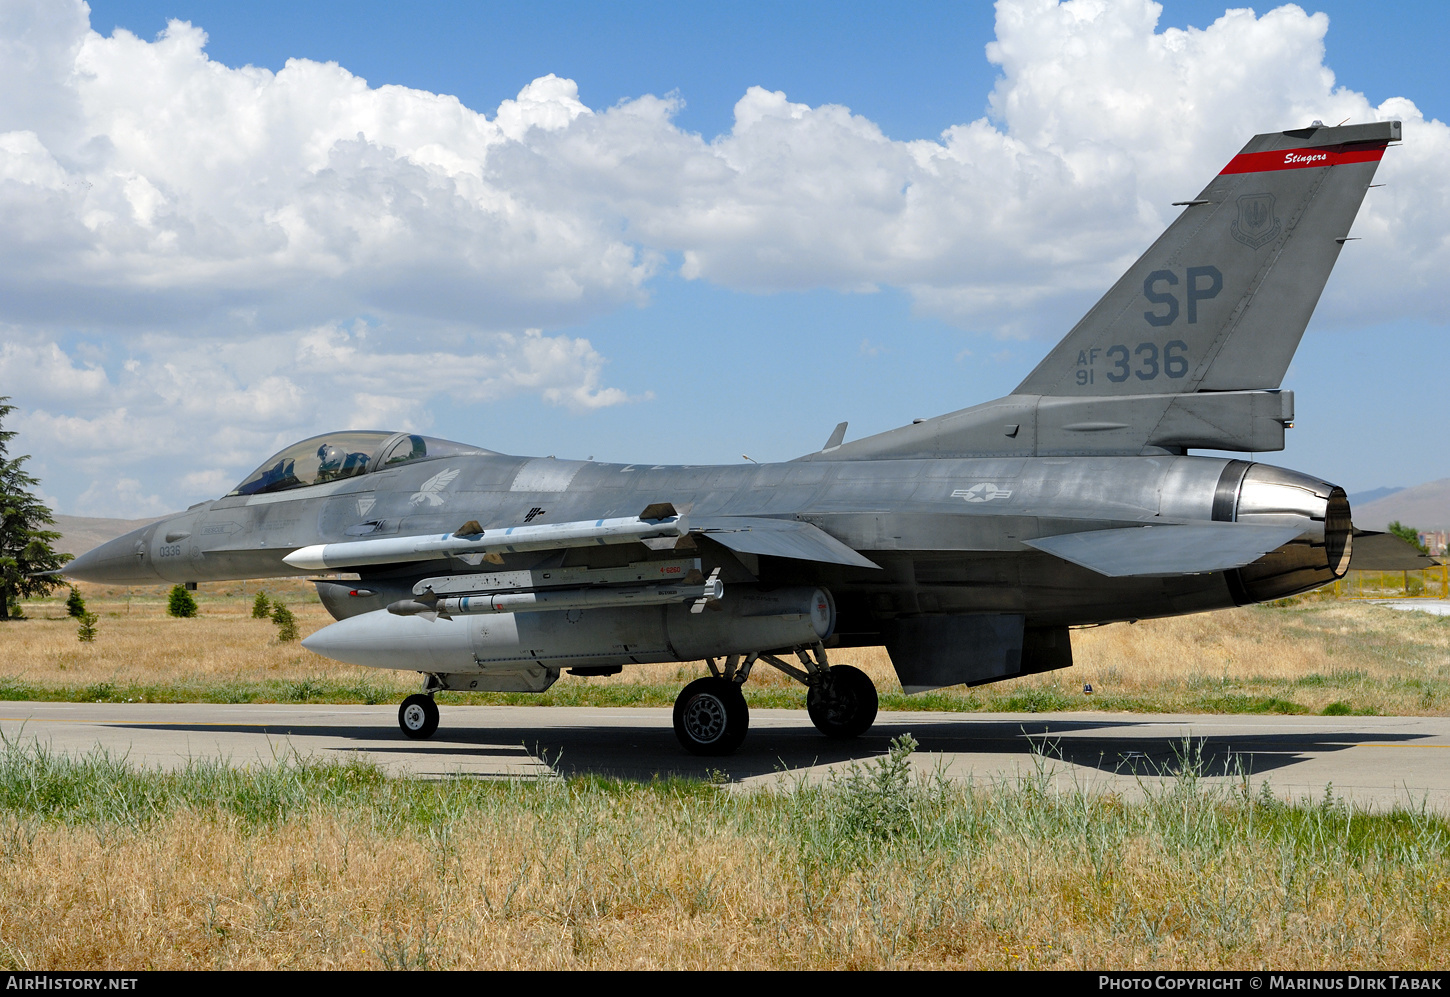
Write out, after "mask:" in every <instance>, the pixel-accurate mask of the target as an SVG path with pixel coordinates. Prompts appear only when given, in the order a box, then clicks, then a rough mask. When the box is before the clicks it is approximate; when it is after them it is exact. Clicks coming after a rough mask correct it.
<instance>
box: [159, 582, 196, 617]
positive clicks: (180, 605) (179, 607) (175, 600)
mask: <svg viewBox="0 0 1450 997" xmlns="http://www.w3.org/2000/svg"><path fill="white" fill-rule="evenodd" d="M166 611H167V612H168V613H170V614H171V615H172V616H179V617H182V618H183V619H190V618H191V617H193V616H195V615H196V600H195V599H193V598H192V597H191V593H190V592H188V591H186V586H185V585H175V586H173V587H172V589H171V595H170V597H169V598H168V599H167V600H166Z"/></svg>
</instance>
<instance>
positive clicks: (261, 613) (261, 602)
mask: <svg viewBox="0 0 1450 997" xmlns="http://www.w3.org/2000/svg"><path fill="white" fill-rule="evenodd" d="M271 615H272V604H271V603H269V602H268V601H267V593H266V592H258V593H257V597H256V598H255V599H253V600H252V619H254V620H265V619H267V617H269V616H271Z"/></svg>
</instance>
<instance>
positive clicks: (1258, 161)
mask: <svg viewBox="0 0 1450 997" xmlns="http://www.w3.org/2000/svg"><path fill="white" fill-rule="evenodd" d="M1400 127H1401V126H1400V123H1399V122H1397V121H1386V122H1377V123H1374V124H1365V125H1350V126H1347V127H1334V128H1331V127H1325V126H1323V125H1322V124H1321V123H1319V122H1317V121H1316V122H1315V123H1314V124H1313V125H1311V126H1310V127H1307V128H1297V129H1293V130H1290V131H1286V132H1279V133H1270V134H1265V135H1257V136H1255V137H1254V138H1253V139H1252V140H1251V141H1250V142H1249V143H1248V144H1247V145H1246V146H1244V148H1243V151H1242V152H1240V153H1239V154H1238V155H1237V156H1235V157H1233V159H1232V160H1230V162H1229V163H1228V165H1227V166H1225V167H1224V168H1223V170H1222V171H1221V172H1220V173H1219V174H1218V175H1217V176H1216V177H1214V178H1213V180H1212V181H1211V182H1210V183H1209V184H1208V186H1207V187H1206V188H1204V190H1203V192H1202V193H1200V194H1198V195H1197V196H1196V197H1193V198H1191V199H1189V200H1186V201H1183V202H1179V205H1180V206H1181V207H1182V209H1183V210H1182V213H1181V214H1180V215H1179V216H1178V217H1177V219H1176V220H1175V221H1174V222H1173V223H1172V224H1171V225H1170V226H1169V227H1168V230H1167V231H1166V232H1165V233H1164V234H1163V235H1162V236H1160V237H1159V238H1158V240H1157V241H1156V242H1154V243H1153V245H1152V246H1151V247H1149V249H1148V251H1147V252H1145V253H1144V254H1143V256H1142V258H1141V259H1139V260H1138V261H1137V263H1135V264H1134V265H1133V266H1132V268H1131V269H1129V270H1128V272H1127V273H1126V274H1124V275H1123V277H1122V278H1121V279H1120V280H1119V281H1118V282H1117V283H1116V284H1115V285H1114V286H1113V287H1112V289H1111V290H1110V291H1108V293H1107V294H1106V295H1105V296H1104V297H1103V298H1102V300H1100V301H1099V302H1098V303H1097V304H1096V305H1094V306H1093V308H1092V310H1091V311H1089V312H1088V313H1087V315H1086V316H1085V317H1084V318H1083V319H1082V320H1081V321H1080V322H1078V323H1077V325H1076V326H1074V327H1073V329H1072V330H1071V331H1070V332H1069V333H1068V334H1067V336H1066V337H1065V338H1064V339H1063V340H1062V342H1060V343H1058V344H1057V346H1056V347H1055V348H1054V349H1053V350H1052V351H1051V352H1050V353H1049V354H1048V355H1047V357H1046V359H1044V360H1043V361H1042V362H1041V363H1040V364H1038V366H1037V368H1036V369H1035V370H1033V371H1032V373H1031V374H1029V375H1028V377H1027V379H1026V380H1024V381H1023V382H1022V383H1021V384H1020V385H1018V387H1017V389H1016V390H1015V391H1013V392H1012V393H1011V394H1010V395H1007V396H1006V397H1004V398H999V399H997V400H995V401H990V402H987V403H985V404H982V405H977V406H974V407H972V408H967V409H962V410H961V411H957V412H952V413H949V414H947V415H943V416H938V417H937V418H934V419H926V420H924V421H919V422H916V423H914V424H912V425H909V426H903V427H901V428H900V429H894V430H891V431H890V432H886V433H881V434H879V435H876V436H870V437H866V438H864V439H858V440H854V441H852V442H846V441H845V432H846V423H844V422H843V423H841V424H840V425H839V426H837V427H836V429H835V431H834V432H833V433H831V434H830V438H829V439H827V440H826V443H825V446H824V447H822V448H821V450H819V451H818V452H816V453H811V454H806V455H805V456H803V457H799V458H797V459H795V460H792V461H787V462H785V463H780V464H759V465H757V464H753V463H752V464H743V465H736V466H721V467H706V466H690V465H686V466H679V467H665V466H651V465H645V464H605V463H598V462H594V461H585V460H556V459H554V458H552V457H545V458H537V457H513V456H508V455H506V454H501V453H495V452H493V451H491V450H485V449H483V448H481V447H476V446H467V445H464V444H460V443H450V442H447V441H445V440H441V439H433V438H431V437H426V436H420V435H416V434H409V433H388V432H369V431H345V432H336V433H329V434H327V435H325V436H319V437H315V438H313V439H309V440H305V441H303V442H301V443H298V444H296V445H294V446H291V447H288V448H287V449H285V450H283V451H282V452H281V453H278V454H275V455H273V456H271V457H269V458H267V460H266V461H264V462H263V463H262V465H261V466H260V467H259V468H257V470H256V471H254V472H253V473H252V474H249V475H248V476H247V477H246V478H245V479H244V480H243V481H242V482H241V483H240V484H238V485H237V487H236V488H234V489H232V491H230V492H229V493H227V494H226V495H224V496H222V497H221V498H219V499H216V500H214V501H211V502H203V503H201V504H200V505H196V506H193V507H192V508H190V509H188V510H187V511H186V512H184V513H181V514H179V515H176V516H172V517H170V518H169V519H165V520H163V521H161V522H158V523H155V524H153V525H151V526H147V527H145V528H144V529H140V530H137V531H136V532H134V533H131V534H129V535H127V536H124V537H121V538H119V539H117V540H113V541H111V542H109V543H107V544H104V545H102V546H100V547H97V548H96V549H94V550H92V551H90V552H88V553H86V554H84V555H82V556H81V557H79V558H77V559H76V560H74V561H72V562H71V563H70V564H69V565H68V566H67V567H66V569H65V574H67V575H69V576H70V577H72V578H77V579H85V580H90V581H98V582H111V583H120V584H145V583H154V582H157V581H161V580H164V581H168V582H204V581H220V580H224V579H243V578H263V577H276V576H279V575H285V574H321V573H333V575H334V576H333V577H330V578H323V579H320V580H318V581H317V582H316V585H317V591H318V594H319V596H320V597H321V599H322V602H323V604H324V605H325V606H326V607H327V609H328V611H329V612H330V613H331V614H332V616H333V617H334V618H335V619H336V621H337V622H335V623H332V624H331V625H329V626H327V627H325V628H323V629H322V630H320V631H318V632H317V633H314V634H313V635H312V636H310V637H308V638H307V639H306V640H305V641H303V645H304V646H305V647H307V648H309V649H310V650H312V651H314V652H316V653H317V654H320V655H324V656H326V657H329V658H333V659H336V660H338V661H344V662H349V663H352V664H357V665H368V666H371V667H375V668H398V669H407V670H413V671H418V672H420V673H422V675H423V683H422V690H421V692H419V693H418V694H416V695H412V696H409V697H408V698H407V699H406V700H404V701H403V703H402V706H401V709H400V711H399V723H400V725H401V727H402V730H403V733H405V734H406V735H408V736H409V737H414V738H426V737H428V736H430V735H431V734H432V733H433V732H434V731H435V730H436V729H437V726H438V708H437V706H436V705H435V704H434V695H435V693H438V692H443V691H448V690H496V691H529V692H541V691H543V690H545V689H547V688H549V686H551V685H552V684H553V683H554V682H555V681H557V680H558V678H559V674H560V672H562V671H568V672H569V673H570V674H572V675H610V674H614V673H617V672H619V671H620V670H621V669H623V668H625V667H628V666H629V665H633V664H641V663H647V662H673V661H697V660H702V659H703V660H704V661H705V662H706V663H707V664H708V666H709V672H710V674H709V676H708V677H704V678H701V679H699V680H697V681H695V682H692V683H690V684H689V685H688V686H686V687H685V689H684V691H683V692H681V693H680V696H679V698H678V700H677V701H676V702H675V710H674V723H675V732H676V734H677V735H678V737H679V740H680V743H681V744H682V745H683V746H684V747H685V749H686V750H688V751H691V752H694V753H696V754H701V755H723V754H728V753H730V752H732V751H734V750H735V749H736V748H737V747H738V746H739V745H740V743H741V742H742V739H743V738H744V737H745V733H746V729H747V727H748V726H749V711H748V709H747V707H746V703H745V699H744V697H743V695H742V694H741V686H742V685H743V684H744V683H745V682H746V681H747V680H748V679H749V678H750V675H751V672H752V670H753V669H755V668H758V667H760V666H761V665H765V666H768V667H772V668H777V669H780V670H781V671H783V672H785V673H786V674H788V675H790V676H792V677H793V678H795V679H797V680H798V681H800V682H801V684H803V685H804V686H805V687H806V690H807V691H806V706H807V709H808V710H809V713H810V717H811V720H812V721H813V722H814V723H815V725H816V727H818V728H819V729H820V730H821V732H822V733H824V734H825V735H827V736H828V737H837V738H846V737H854V736H856V735H858V734H860V733H862V732H863V731H865V730H866V729H867V728H869V727H870V726H871V724H872V722H873V720H874V719H875V716H876V709H877V696H876V690H875V688H874V686H873V685H872V682H871V680H870V679H869V678H868V677H867V676H866V675H865V674H864V673H863V672H861V671H859V670H858V669H855V668H851V667H849V666H845V665H835V666H832V665H831V663H830V661H829V654H830V652H831V650H832V649H835V648H841V647H856V646H862V645H881V644H884V645H885V647H886V649H887V651H888V652H889V653H890V656H891V661H892V663H893V664H894V666H895V668H896V673H897V675H898V677H899V678H900V680H901V684H902V687H903V688H904V689H905V690H906V691H907V692H919V691H922V690H928V689H936V688H941V687H943V686H950V685H956V684H961V683H965V684H968V685H975V684H980V683H986V682H997V681H1000V680H1002V679H1008V678H1013V677H1015V676H1018V675H1027V674H1031V673H1035V672H1044V671H1048V670H1051V669H1057V668H1067V667H1069V666H1070V665H1071V664H1072V647H1071V642H1070V640H1069V631H1070V629H1071V628H1073V627H1077V626H1084V625H1092V624H1100V623H1107V622H1110V621H1118V620H1133V619H1139V618H1144V617H1156V616H1171V615H1176V614H1183V613H1195V612H1201V611H1203V610H1210V609H1219V608H1223V607H1230V606H1242V605H1245V604H1247V603H1253V602H1261V601H1265V600H1270V599H1278V598H1282V597H1284V596H1287V595H1291V594H1293V593H1296V592H1304V591H1307V590H1309V589H1312V588H1315V587H1317V586H1319V585H1323V584H1324V583H1326V582H1329V581H1331V580H1333V579H1335V578H1339V577H1340V576H1342V575H1343V574H1344V572H1345V570H1346V568H1347V567H1348V565H1349V556H1350V544H1351V538H1352V532H1353V526H1352V524H1351V522H1350V509H1349V503H1348V501H1347V500H1346V499H1345V494H1344V491H1343V489H1341V488H1339V487H1337V486H1335V485H1332V484H1329V483H1327V482H1324V481H1320V480H1319V479H1317V478H1315V477H1312V476H1310V475H1306V474H1301V473H1299V472H1297V471H1289V470H1284V469H1282V468H1279V467H1275V466H1272V465H1269V464H1260V463H1253V462H1250V461H1247V460H1234V459H1228V458H1222V457H1206V456H1194V455H1192V454H1191V451H1193V450H1198V449H1206V450H1217V451H1230V452H1240V453H1246V454H1257V453H1262V452H1265V451H1274V450H1282V449H1283V448H1284V430H1285V429H1286V428H1287V427H1290V426H1292V425H1293V420H1294V398H1293V393H1292V392H1289V391H1282V390H1280V384H1281V382H1282V380H1283V377H1284V372H1285V370H1286V369H1287V368H1288V366H1289V361H1290V359H1291V358H1292V357H1293V355H1294V351H1295V349H1296V348H1297V346H1298V344H1299V339H1300V337H1301V336H1302V335H1303V333H1304V329H1305V326H1306V325H1307V324H1308V322H1309V317H1310V315H1311V314H1312V313H1313V311H1314V308H1315V305H1316V303H1317V302H1318V300H1319V296H1320V292H1321V291H1322V290H1323V288H1324V284H1325V281H1326V280H1327V279H1328V277H1329V272H1330V270H1331V268H1332V267H1333V265H1334V262H1335V260H1336V259H1337V258H1338V256H1339V251H1340V249H1341V247H1342V246H1343V244H1344V243H1345V241H1346V239H1347V238H1348V237H1349V229H1350V225H1351V223H1352V222H1353V221H1354V218H1355V214H1356V213H1357V211H1358V210H1359V205H1360V203H1361V201H1362V200H1363V198H1364V195H1365V191H1366V189H1367V188H1368V186H1369V184H1370V181H1371V180H1372V179H1373V177H1374V173H1375V169H1376V167H1377V166H1378V164H1379V161H1380V157H1381V156H1382V155H1383V154H1384V150H1385V148H1386V147H1387V146H1389V145H1390V144H1391V143H1393V142H1396V141H1398V140H1399V139H1400V136H1401V130H1400ZM337 573H345V575H348V576H355V577H351V578H348V579H347V580H342V579H340V578H339V577H337Z"/></svg>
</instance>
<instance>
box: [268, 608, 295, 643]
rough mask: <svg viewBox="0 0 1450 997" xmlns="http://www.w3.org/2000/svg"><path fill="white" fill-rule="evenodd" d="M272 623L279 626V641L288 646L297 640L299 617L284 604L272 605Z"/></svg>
mask: <svg viewBox="0 0 1450 997" xmlns="http://www.w3.org/2000/svg"><path fill="white" fill-rule="evenodd" d="M272 622H273V623H275V624H277V641H278V643H281V644H286V643H289V642H291V641H294V640H296V639H297V617H295V616H293V615H292V610H290V609H288V608H287V607H286V606H284V605H282V603H280V602H277V603H273V604H272Z"/></svg>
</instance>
